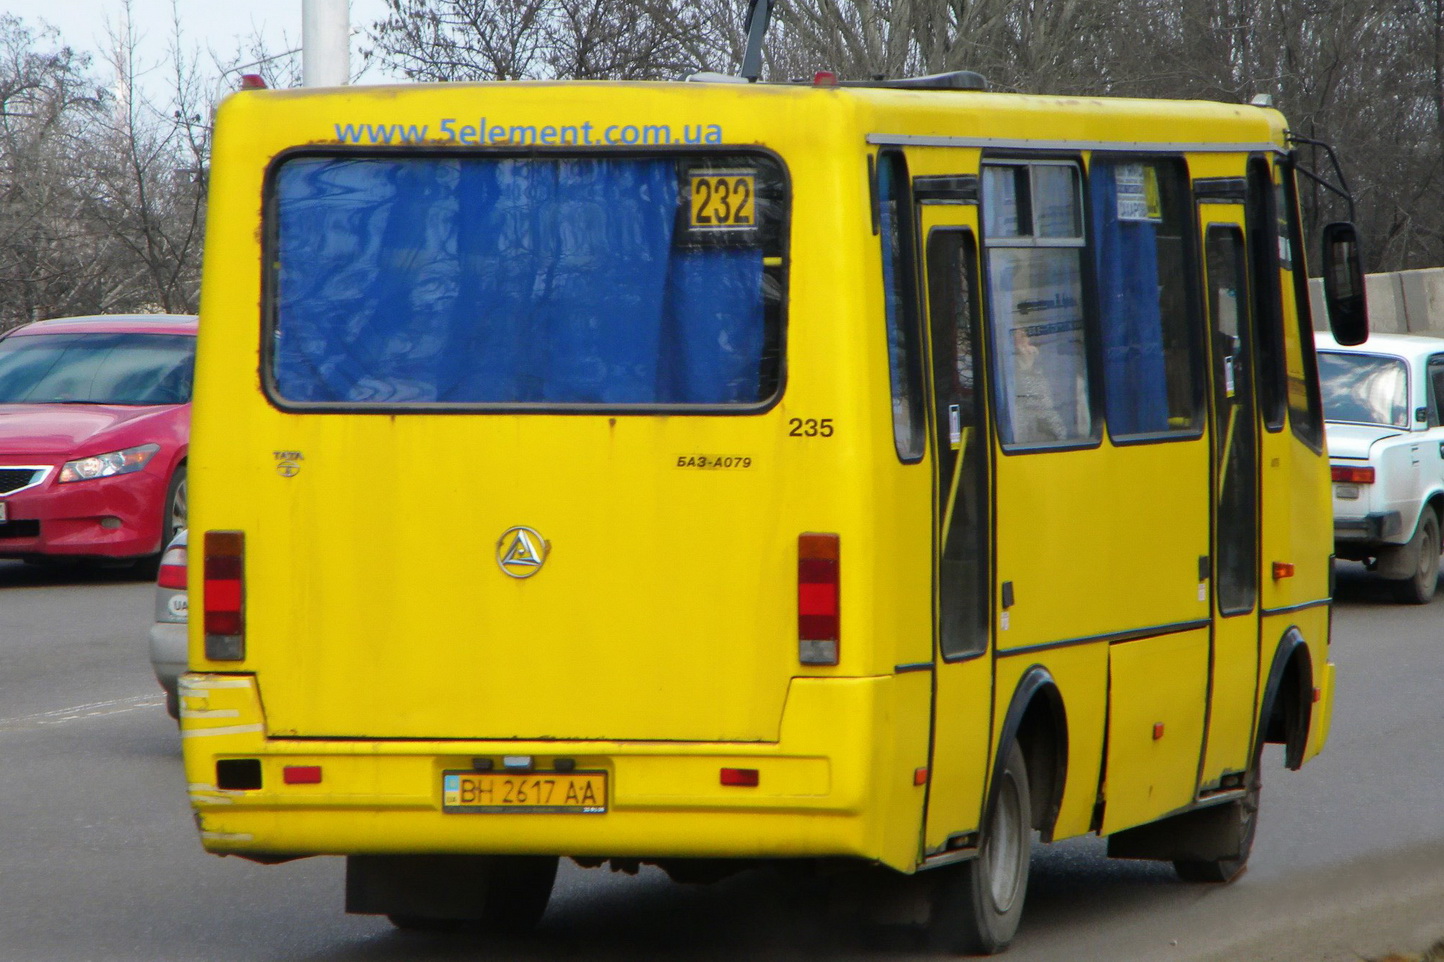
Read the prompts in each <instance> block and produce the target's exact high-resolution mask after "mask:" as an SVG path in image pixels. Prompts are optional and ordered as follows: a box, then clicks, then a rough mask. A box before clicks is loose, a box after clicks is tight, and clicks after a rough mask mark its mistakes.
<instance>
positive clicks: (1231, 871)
mask: <svg viewBox="0 0 1444 962" xmlns="http://www.w3.org/2000/svg"><path fill="white" fill-rule="evenodd" d="M1260 761H1261V759H1260V758H1259V756H1258V754H1257V753H1255V755H1254V761H1253V772H1252V773H1251V774H1250V775H1249V777H1248V792H1247V793H1246V794H1245V795H1244V797H1243V798H1241V799H1239V800H1238V802H1236V803H1231V804H1235V805H1236V806H1237V812H1238V818H1239V827H1240V830H1241V837H1242V839H1243V841H1242V843H1241V844H1240V845H1239V854H1238V856H1237V857H1236V858H1217V859H1176V860H1174V863H1173V870H1174V871H1175V872H1177V873H1178V877H1179V878H1181V879H1183V880H1184V881H1185V882H1212V883H1215V884H1217V883H1221V882H1232V881H1233V880H1234V879H1236V878H1238V877H1239V876H1240V875H1242V874H1243V870H1244V869H1245V868H1247V867H1248V857H1249V854H1250V853H1252V852H1253V837H1254V833H1255V832H1257V831H1258V802H1259V794H1260V790H1261V789H1262V787H1263V775H1262V773H1261V772H1260V771H1259V769H1260V767H1261V766H1260Z"/></svg>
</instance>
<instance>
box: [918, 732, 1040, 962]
mask: <svg viewBox="0 0 1444 962" xmlns="http://www.w3.org/2000/svg"><path fill="white" fill-rule="evenodd" d="M997 779H998V781H997V791H996V793H995V797H994V799H993V804H992V806H991V809H990V810H989V812H988V816H987V820H986V822H985V824H984V828H983V832H982V838H981V845H980V847H979V851H978V857H977V858H975V859H973V860H971V861H969V862H965V863H963V864H962V865H957V866H952V867H950V868H946V869H940V870H939V871H940V872H941V873H943V874H942V876H941V877H940V878H939V879H938V883H937V887H936V888H935V889H934V892H933V906H932V919H931V922H930V924H929V926H928V929H929V933H928V934H929V941H930V942H931V943H932V947H933V948H934V949H938V950H941V951H944V952H951V953H953V954H957V955H993V954H996V953H998V952H1001V951H1003V950H1004V949H1006V948H1007V947H1008V943H1009V942H1011V941H1012V940H1013V936H1014V934H1016V933H1017V931H1018V922H1019V920H1020V919H1021V918H1022V915H1023V899H1024V896H1025V895H1026V894H1027V891H1028V862H1029V858H1030V856H1031V854H1032V852H1031V849H1032V841H1033V830H1032V822H1033V818H1032V802H1031V799H1030V796H1029V786H1028V765H1027V762H1026V761H1025V759H1024V757H1023V751H1022V749H1021V748H1019V747H1018V743H1017V742H1014V743H1013V744H1011V745H1009V746H1008V751H1007V754H1006V755H1005V756H1004V759H1003V765H1002V768H1001V770H1000V771H999V772H998V775H997Z"/></svg>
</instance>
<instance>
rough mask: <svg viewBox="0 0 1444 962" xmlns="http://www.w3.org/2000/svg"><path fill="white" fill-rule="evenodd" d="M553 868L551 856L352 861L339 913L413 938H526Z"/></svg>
mask: <svg viewBox="0 0 1444 962" xmlns="http://www.w3.org/2000/svg"><path fill="white" fill-rule="evenodd" d="M557 862H558V859H557V857H556V856H554V855H553V856H540V855H410V856H407V855H399V856H398V855H393V856H385V855H383V856H352V857H351V858H349V859H347V878H346V909H347V911H349V912H360V913H363V914H369V913H375V914H381V915H385V916H386V917H387V918H388V919H390V920H391V924H392V925H395V926H396V927H397V928H399V929H407V930H413V931H428V932H445V931H454V930H457V929H461V928H466V927H470V926H476V927H478V928H481V929H484V930H486V931H489V932H506V933H522V932H527V931H530V930H531V929H533V928H535V927H536V924H537V923H538V922H539V921H541V917H542V915H543V914H544V913H545V912H546V909H547V902H548V901H550V899H551V892H552V884H553V883H554V882H555V880H556V874H557Z"/></svg>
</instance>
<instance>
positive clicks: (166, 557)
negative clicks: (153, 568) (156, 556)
mask: <svg viewBox="0 0 1444 962" xmlns="http://www.w3.org/2000/svg"><path fill="white" fill-rule="evenodd" d="M155 583H156V584H157V585H158V586H159V587H161V588H173V589H175V590H176V591H185V590H186V546H185V545H183V544H178V545H176V546H175V547H173V548H170V549H169V550H167V551H166V553H165V554H163V555H161V559H160V569H159V570H158V571H157V572H156V576H155Z"/></svg>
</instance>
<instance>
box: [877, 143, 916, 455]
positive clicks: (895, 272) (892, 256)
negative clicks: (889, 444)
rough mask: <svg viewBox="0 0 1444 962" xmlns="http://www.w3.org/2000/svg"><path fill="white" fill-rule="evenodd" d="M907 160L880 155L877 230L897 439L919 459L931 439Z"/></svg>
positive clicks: (901, 451)
mask: <svg viewBox="0 0 1444 962" xmlns="http://www.w3.org/2000/svg"><path fill="white" fill-rule="evenodd" d="M907 183H908V176H907V163H906V161H905V160H904V159H903V155H902V154H900V153H898V152H896V151H888V152H884V153H882V154H879V155H878V159H877V204H878V234H879V236H880V239H881V242H882V286H883V304H884V309H885V311H886V320H887V360H888V379H889V381H890V382H891V385H892V427H893V443H894V445H895V446H896V448H897V455H898V457H899V458H901V459H902V460H903V461H907V462H911V461H917V460H919V459H920V458H922V456H923V446H924V445H925V444H926V443H927V420H926V415H925V414H924V411H923V403H924V397H923V387H922V346H921V336H920V334H919V332H918V322H917V308H916V296H917V295H916V292H915V290H914V284H913V283H912V279H913V277H914V276H915V272H914V269H913V258H912V256H911V254H912V251H911V247H910V238H911V237H912V236H913V229H912V223H911V215H910V212H911V210H912V204H911V202H910V200H909V198H908V196H907Z"/></svg>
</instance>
